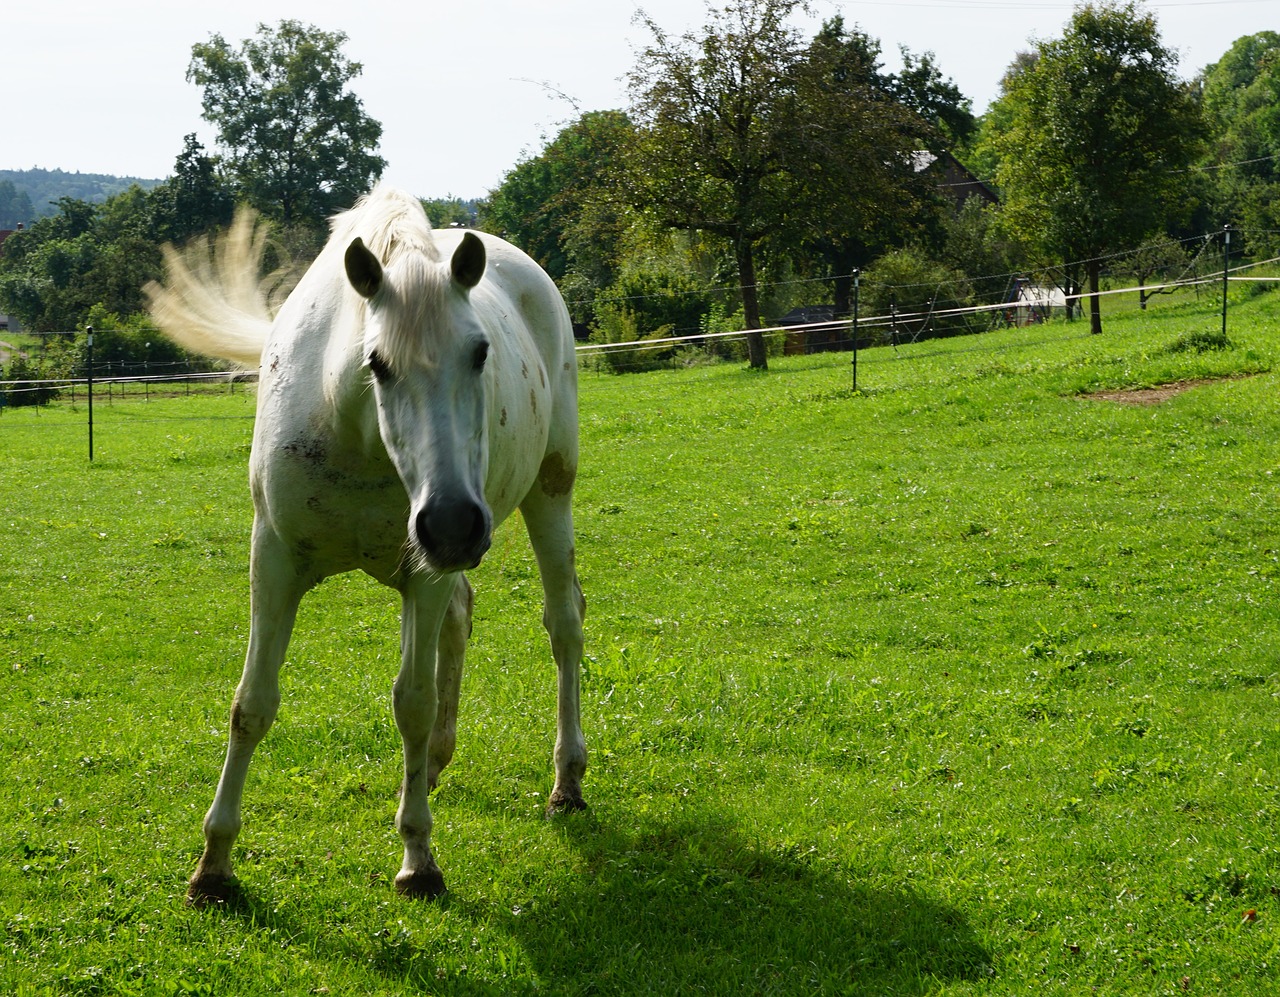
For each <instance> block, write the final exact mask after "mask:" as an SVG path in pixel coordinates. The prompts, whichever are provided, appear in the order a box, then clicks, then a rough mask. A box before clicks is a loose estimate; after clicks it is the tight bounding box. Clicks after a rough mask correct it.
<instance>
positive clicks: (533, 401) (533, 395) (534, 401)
mask: <svg viewBox="0 0 1280 997" xmlns="http://www.w3.org/2000/svg"><path fill="white" fill-rule="evenodd" d="M529 407H530V408H531V409H533V414H534V415H537V414H538V393H537V392H536V391H534V390H533V389H532V388H530V389H529Z"/></svg>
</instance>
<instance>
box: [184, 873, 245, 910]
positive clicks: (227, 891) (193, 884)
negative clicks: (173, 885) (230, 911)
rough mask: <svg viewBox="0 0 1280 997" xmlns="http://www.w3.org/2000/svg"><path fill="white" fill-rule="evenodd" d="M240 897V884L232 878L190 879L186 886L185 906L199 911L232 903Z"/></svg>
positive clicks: (197, 876)
mask: <svg viewBox="0 0 1280 997" xmlns="http://www.w3.org/2000/svg"><path fill="white" fill-rule="evenodd" d="M239 895H240V884H239V883H237V882H236V880H235V877H234V876H201V875H198V874H197V875H195V876H192V877H191V881H190V882H189V883H188V884H187V904H188V905H190V906H192V907H195V908H196V909H201V908H204V907H215V906H223V905H226V904H230V903H233V902H234V901H235V899H236V898H237V897H238V896H239Z"/></svg>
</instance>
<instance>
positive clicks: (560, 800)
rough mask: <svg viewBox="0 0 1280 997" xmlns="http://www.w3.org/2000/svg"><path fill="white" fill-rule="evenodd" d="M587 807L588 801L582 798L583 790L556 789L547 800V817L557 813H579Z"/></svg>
mask: <svg viewBox="0 0 1280 997" xmlns="http://www.w3.org/2000/svg"><path fill="white" fill-rule="evenodd" d="M586 809H587V801H586V800H584V799H583V798H582V793H581V792H574V793H566V792H563V791H561V790H556V791H555V792H553V793H552V794H551V799H550V800H548V801H547V819H548V820H549V819H551V818H552V817H554V816H555V815H556V814H568V813H578V812H580V811H583V810H586Z"/></svg>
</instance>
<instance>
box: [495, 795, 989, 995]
mask: <svg viewBox="0 0 1280 997" xmlns="http://www.w3.org/2000/svg"><path fill="white" fill-rule="evenodd" d="M560 820H561V823H560V825H559V826H560V833H562V834H563V835H564V837H565V839H566V840H567V841H568V842H570V843H571V844H572V846H573V847H574V848H575V850H576V851H577V852H578V854H579V856H580V860H581V861H582V863H583V865H584V866H585V869H586V872H585V874H583V875H579V876H575V877H567V878H561V879H559V880H558V882H559V883H561V884H564V883H566V882H568V883H569V884H570V885H568V886H564V885H561V886H560V887H559V888H558V889H557V890H555V891H554V892H552V893H551V894H550V895H548V896H546V897H545V899H540V900H536V901H535V902H534V903H533V905H532V909H530V910H528V911H522V912H521V913H520V915H519V916H517V917H513V918H512V920H511V922H510V930H511V931H512V933H513V934H514V935H515V936H516V937H517V938H518V939H519V941H520V943H521V945H522V948H523V949H524V951H525V952H526V953H527V955H528V957H529V959H530V960H532V961H533V962H534V963H535V965H536V967H537V971H538V974H539V976H540V977H541V978H542V979H543V980H547V981H551V980H561V981H566V982H567V981H574V983H575V984H576V985H575V986H570V987H569V989H570V990H581V991H582V992H591V991H597V990H598V991H599V992H614V993H626V992H641V991H645V992H666V993H678V992H686V991H690V992H691V991H703V992H710V993H735V992H751V993H758V992H768V993H827V992H838V993H857V994H884V993H895V994H916V993H919V994H923V993H928V992H930V991H932V990H934V989H936V988H937V987H939V986H940V985H941V984H943V983H945V982H946V981H948V980H960V979H976V978H979V977H983V976H985V975H987V974H988V973H989V972H991V968H990V967H991V957H990V955H989V954H988V953H987V952H986V951H985V950H984V949H983V947H982V946H981V945H980V944H979V943H978V941H977V940H976V938H975V937H974V935H973V932H972V931H971V930H970V928H969V927H968V925H967V923H966V922H965V919H964V918H963V917H962V916H961V915H960V914H959V913H958V912H957V911H955V910H952V909H948V908H946V907H944V906H942V905H940V904H938V903H936V902H935V901H932V900H929V899H928V898H926V897H923V896H922V895H920V893H919V892H917V891H915V890H913V889H911V888H910V887H904V886H870V885H860V884H859V883H857V882H853V881H851V878H852V875H851V874H849V873H848V872H847V870H846V869H845V868H842V865H841V863H840V862H839V861H838V860H836V859H831V858H824V857H821V856H819V855H818V854H817V853H816V852H815V851H811V850H809V849H806V848H805V847H803V846H797V845H771V844H766V843H761V842H750V841H747V840H745V839H744V838H743V837H742V836H741V835H740V834H739V833H738V832H737V831H736V830H735V829H734V828H732V827H730V826H728V825H727V824H725V823H724V822H723V821H719V822H717V821H714V820H713V821H708V820H707V819H706V817H705V816H702V815H700V816H698V817H696V818H691V819H690V820H688V821H686V822H681V821H675V822H668V823H665V824H664V823H661V822H659V823H656V824H651V825H649V826H647V827H645V828H634V827H617V826H610V825H609V824H608V823H607V822H606V821H603V820H601V819H599V818H597V817H595V816H593V815H591V814H584V815H569V816H568V818H567V819H564V818H561V819H560ZM858 847H859V843H858V842H856V841H851V842H850V845H849V848H850V851H851V853H853V854H855V855H856V849H857V848H858ZM584 952H586V953H590V959H591V962H590V964H584V963H583V962H581V961H580V960H579V958H578V956H577V955H576V954H577V953H584Z"/></svg>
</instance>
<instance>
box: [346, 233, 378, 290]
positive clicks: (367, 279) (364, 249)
mask: <svg viewBox="0 0 1280 997" xmlns="http://www.w3.org/2000/svg"><path fill="white" fill-rule="evenodd" d="M343 262H344V263H345V264H346V267H347V280H349V281H351V286H352V287H354V288H355V289H356V292H357V293H358V294H359V295H360V296H361V297H364V298H372V297H373V296H374V295H375V294H377V293H378V288H380V287H381V286H382V264H381V263H379V262H378V258H377V257H376V256H374V255H373V253H371V252H369V247H368V246H366V245H365V244H364V240H363V239H361V238H360V237H359V236H356V238H355V239H354V240H352V243H351V245H350V246H348V247H347V255H346V256H345V257H343Z"/></svg>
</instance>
